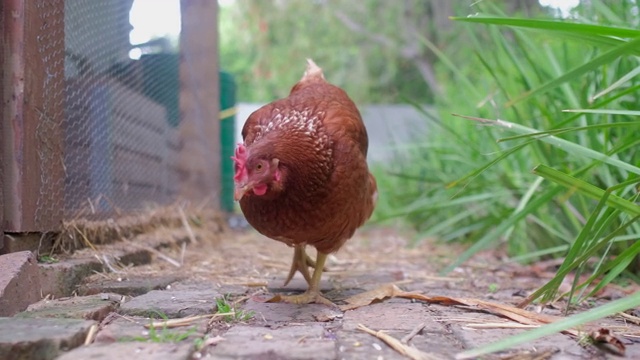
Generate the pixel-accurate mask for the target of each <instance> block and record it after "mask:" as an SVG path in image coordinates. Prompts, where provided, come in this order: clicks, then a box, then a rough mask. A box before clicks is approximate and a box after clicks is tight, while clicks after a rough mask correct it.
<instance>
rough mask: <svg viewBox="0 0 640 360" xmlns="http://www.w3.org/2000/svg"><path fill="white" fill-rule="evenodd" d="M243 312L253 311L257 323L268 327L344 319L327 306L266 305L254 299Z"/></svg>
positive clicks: (339, 312) (248, 302) (246, 305)
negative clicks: (289, 323) (290, 323)
mask: <svg viewBox="0 0 640 360" xmlns="http://www.w3.org/2000/svg"><path fill="white" fill-rule="evenodd" d="M242 310H244V311H247V312H248V311H252V312H253V316H254V318H255V319H256V321H257V322H259V323H260V324H262V325H268V326H278V325H280V324H282V323H287V322H297V323H305V322H318V321H320V322H323V321H329V320H332V319H334V318H336V317H338V318H341V317H342V312H341V311H340V310H338V309H333V308H330V307H328V306H325V305H320V304H305V305H296V304H286V303H265V302H259V301H256V300H254V299H249V300H247V302H246V303H245V304H244V305H243V306H242Z"/></svg>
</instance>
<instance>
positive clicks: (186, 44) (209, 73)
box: [179, 0, 220, 207]
mask: <svg viewBox="0 0 640 360" xmlns="http://www.w3.org/2000/svg"><path fill="white" fill-rule="evenodd" d="M180 9H181V16H182V31H181V32H180V52H181V56H180V112H181V115H182V117H181V119H180V131H181V139H182V144H184V147H183V148H182V149H181V151H180V155H181V157H180V162H179V163H180V167H181V171H184V173H185V174H186V175H185V176H181V178H180V181H181V183H180V194H181V196H182V197H184V198H187V199H189V200H193V201H198V202H201V201H203V200H204V199H207V198H211V196H212V195H213V196H217V195H218V194H219V192H220V140H219V139H220V126H219V125H220V121H219V117H218V114H219V112H220V104H219V103H220V96H219V76H218V71H219V68H218V2H217V1H215V0H209V1H202V0H181V1H180ZM216 207H217V204H216Z"/></svg>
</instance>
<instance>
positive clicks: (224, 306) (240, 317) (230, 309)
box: [216, 295, 254, 322]
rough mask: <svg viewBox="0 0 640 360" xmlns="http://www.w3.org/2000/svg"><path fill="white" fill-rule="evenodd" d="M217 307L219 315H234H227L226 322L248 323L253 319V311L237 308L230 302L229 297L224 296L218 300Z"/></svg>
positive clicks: (224, 318)
mask: <svg viewBox="0 0 640 360" xmlns="http://www.w3.org/2000/svg"><path fill="white" fill-rule="evenodd" d="M216 307H217V311H216V313H218V314H233V315H225V316H224V317H223V320H224V321H227V322H236V321H248V320H251V319H252V318H253V315H254V313H253V311H244V310H239V309H237V308H236V306H235V304H234V303H232V302H231V301H230V300H229V296H228V295H227V296H223V297H220V298H217V299H216Z"/></svg>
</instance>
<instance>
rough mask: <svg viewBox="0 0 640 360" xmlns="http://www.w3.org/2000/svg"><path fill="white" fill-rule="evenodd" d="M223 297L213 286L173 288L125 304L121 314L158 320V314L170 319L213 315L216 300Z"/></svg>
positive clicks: (152, 292) (150, 293) (148, 294)
mask: <svg viewBox="0 0 640 360" xmlns="http://www.w3.org/2000/svg"><path fill="white" fill-rule="evenodd" d="M208 287H209V288H208ZM223 295H224V294H223V293H220V292H219V290H217V289H214V288H213V287H211V285H203V287H201V288H200V289H193V286H192V289H185V288H180V287H178V288H175V287H172V288H171V289H169V290H152V291H150V292H148V293H146V294H144V295H141V296H137V297H135V298H133V299H131V300H130V301H127V302H125V303H124V304H122V306H120V310H119V312H120V313H122V314H125V315H132V316H145V317H152V316H153V317H156V318H157V317H158V316H159V315H158V313H160V314H164V315H166V316H167V317H169V318H178V317H185V316H190V315H205V314H212V313H214V312H215V310H216V299H218V298H220V297H222V296H223Z"/></svg>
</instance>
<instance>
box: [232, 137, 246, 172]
mask: <svg viewBox="0 0 640 360" xmlns="http://www.w3.org/2000/svg"><path fill="white" fill-rule="evenodd" d="M231 159H232V160H233V161H235V163H236V166H235V168H236V174H235V175H234V176H233V179H234V180H235V181H240V180H242V178H243V177H244V175H245V173H246V171H245V167H244V164H245V163H246V162H247V148H246V147H245V146H244V144H242V143H240V144H238V147H237V148H236V155H235V156H232V157H231Z"/></svg>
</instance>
